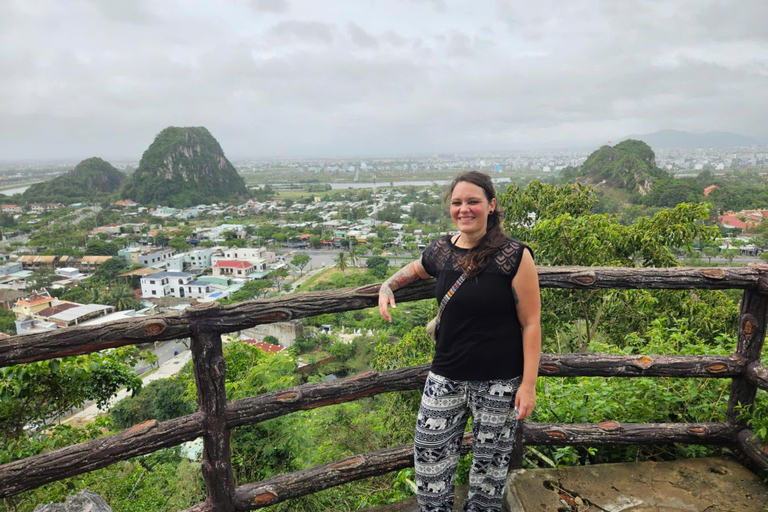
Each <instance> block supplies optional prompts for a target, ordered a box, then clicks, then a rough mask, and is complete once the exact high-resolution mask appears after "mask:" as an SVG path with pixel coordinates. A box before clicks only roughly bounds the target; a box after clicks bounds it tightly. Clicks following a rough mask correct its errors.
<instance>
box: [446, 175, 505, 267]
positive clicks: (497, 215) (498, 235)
mask: <svg viewBox="0 0 768 512" xmlns="http://www.w3.org/2000/svg"><path fill="white" fill-rule="evenodd" d="M462 181H466V182H468V183H472V184H473V185H477V186H478V187H480V188H481V189H483V192H484V193H485V197H486V199H488V202H489V203H490V202H491V199H495V198H496V189H494V188H493V182H492V181H491V177H490V176H488V175H487V174H483V173H482V172H478V171H467V172H463V173H461V174H459V175H458V176H456V178H454V180H453V182H452V183H451V188H450V189H448V192H446V194H445V199H446V200H447V201H450V199H451V195H452V194H453V189H454V188H456V185H458V184H459V183H461V182H462ZM501 218H502V214H501V212H500V211H499V205H498V200H497V204H496V208H494V209H493V212H491V213H490V214H488V225H487V227H486V230H485V235H483V238H481V239H480V241H479V242H478V244H477V245H476V246H474V247H473V248H472V249H471V250H470V251H469V252H468V253H467V255H466V257H465V258H464V261H462V262H461V265H462V267H463V268H464V271H465V272H466V273H467V276H468V277H473V276H476V275H477V274H479V273H480V272H481V271H482V270H483V269H484V268H485V267H486V266H488V264H489V263H490V262H491V259H493V257H494V256H495V255H496V253H497V252H498V251H499V249H501V247H502V246H503V245H504V244H505V243H506V240H507V235H506V233H504V231H503V230H502V229H501ZM467 269H470V270H467Z"/></svg>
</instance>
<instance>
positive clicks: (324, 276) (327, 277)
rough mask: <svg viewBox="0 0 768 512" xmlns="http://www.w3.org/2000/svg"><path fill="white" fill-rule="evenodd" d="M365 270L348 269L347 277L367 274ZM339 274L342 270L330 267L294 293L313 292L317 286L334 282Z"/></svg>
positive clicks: (300, 286)
mask: <svg viewBox="0 0 768 512" xmlns="http://www.w3.org/2000/svg"><path fill="white" fill-rule="evenodd" d="M365 270H366V269H365V268H362V267H348V268H347V270H345V271H344V273H345V274H346V276H347V277H349V276H350V275H352V274H362V273H363V272H365ZM339 274H341V270H339V269H337V268H336V267H328V268H326V269H325V270H323V271H321V272H318V273H317V274H315V275H313V276H312V277H310V278H309V279H307V280H306V281H304V282H303V283H301V285H299V287H298V288H296V289H295V290H294V293H297V292H309V291H312V290H313V289H314V288H315V286H317V285H319V284H321V283H325V282H330V281H332V280H333V278H334V276H336V275H339Z"/></svg>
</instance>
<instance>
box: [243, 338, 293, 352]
mask: <svg viewBox="0 0 768 512" xmlns="http://www.w3.org/2000/svg"><path fill="white" fill-rule="evenodd" d="M241 341H242V342H243V343H247V344H249V345H252V346H254V347H256V348H258V349H260V350H263V351H264V352H266V353H267V354H278V353H280V352H282V351H284V350H285V347H281V346H280V345H273V344H271V343H265V342H263V341H256V340H253V339H248V340H241Z"/></svg>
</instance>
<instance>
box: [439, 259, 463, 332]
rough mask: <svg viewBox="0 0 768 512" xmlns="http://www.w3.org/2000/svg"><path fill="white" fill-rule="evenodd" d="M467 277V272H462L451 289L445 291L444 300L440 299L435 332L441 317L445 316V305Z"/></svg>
mask: <svg viewBox="0 0 768 512" xmlns="http://www.w3.org/2000/svg"><path fill="white" fill-rule="evenodd" d="M466 278H467V274H466V272H462V274H461V275H460V276H459V278H458V279H457V280H456V282H455V283H453V286H451V289H450V290H448V291H447V292H445V295H444V296H443V300H441V301H440V306H439V307H438V308H437V316H436V317H435V332H437V329H439V328H440V317H442V316H443V311H444V310H445V305H446V304H448V301H449V300H451V297H453V294H454V293H456V290H458V289H459V286H461V283H463V282H464V280H465V279H466Z"/></svg>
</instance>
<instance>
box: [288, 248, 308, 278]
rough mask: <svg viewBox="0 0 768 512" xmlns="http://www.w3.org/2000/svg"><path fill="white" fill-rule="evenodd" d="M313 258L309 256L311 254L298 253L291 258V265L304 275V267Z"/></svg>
mask: <svg viewBox="0 0 768 512" xmlns="http://www.w3.org/2000/svg"><path fill="white" fill-rule="evenodd" d="M310 260H311V258H310V257H309V254H305V253H298V254H296V255H295V256H294V257H293V258H292V259H291V265H293V266H294V267H296V268H298V269H299V272H301V275H302V276H303V275H304V267H306V266H307V265H308V264H309V262H310Z"/></svg>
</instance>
